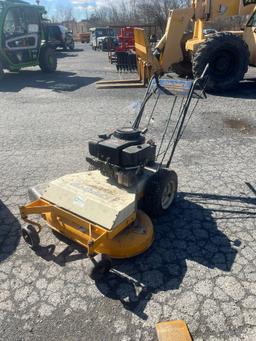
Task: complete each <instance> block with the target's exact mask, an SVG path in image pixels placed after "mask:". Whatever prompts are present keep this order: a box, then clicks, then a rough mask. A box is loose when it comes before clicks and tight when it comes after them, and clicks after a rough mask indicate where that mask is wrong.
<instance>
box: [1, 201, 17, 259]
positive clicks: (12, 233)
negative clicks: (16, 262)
mask: <svg viewBox="0 0 256 341" xmlns="http://www.w3.org/2000/svg"><path fill="white" fill-rule="evenodd" d="M20 231H21V226H20V223H19V221H18V219H17V218H16V217H15V216H14V215H13V214H12V213H11V211H10V210H9V209H8V207H7V206H6V205H5V204H4V203H3V202H2V201H1V200H0V262H2V261H4V260H5V259H7V258H8V257H9V256H11V255H12V254H13V253H14V252H15V250H16V248H17V246H18V244H19V241H20V236H21V234H20Z"/></svg>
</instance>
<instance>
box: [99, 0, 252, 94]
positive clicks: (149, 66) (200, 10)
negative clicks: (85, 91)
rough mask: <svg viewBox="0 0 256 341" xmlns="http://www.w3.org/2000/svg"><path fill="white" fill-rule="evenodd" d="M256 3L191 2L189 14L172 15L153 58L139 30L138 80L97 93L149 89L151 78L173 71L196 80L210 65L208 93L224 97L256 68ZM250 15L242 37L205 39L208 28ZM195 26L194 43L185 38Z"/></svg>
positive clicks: (174, 12) (232, 34)
mask: <svg viewBox="0 0 256 341" xmlns="http://www.w3.org/2000/svg"><path fill="white" fill-rule="evenodd" d="M255 4H256V0H241V1H240V0H192V4H191V7H190V8H179V9H174V10H172V11H170V15H169V18H168V22H167V26H166V31H165V34H164V35H163V37H162V38H161V40H160V41H159V42H158V44H157V45H156V48H155V50H154V51H153V52H152V51H151V48H150V45H149V42H148V40H147V37H146V36H145V33H144V31H143V30H142V29H135V49H136V55H137V69H138V75H139V78H138V79H136V80H129V82H127V81H125V80H124V81H101V82H98V87H100V88H102V87H104V88H106V87H135V86H136V87H140V86H145V85H147V83H148V80H149V79H150V77H151V76H152V75H153V74H158V75H162V74H164V73H166V72H169V71H170V70H173V71H174V72H176V73H177V74H179V75H183V76H185V75H188V76H191V75H192V76H193V77H194V78H197V77H198V76H199V75H201V74H202V72H203V70H204V68H205V66H206V65H207V64H209V72H208V74H209V78H208V83H207V89H208V90H211V91H225V90H228V89H231V88H234V87H235V86H237V85H238V84H239V82H240V81H241V80H242V79H243V78H244V75H245V73H246V72H247V70H248V66H249V65H252V66H256V7H255ZM234 15H250V19H249V21H248V22H247V24H246V26H245V28H244V30H243V31H233V32H219V33H217V34H212V35H209V36H204V33H203V29H204V24H205V22H207V21H210V20H213V19H214V18H217V17H228V16H234ZM191 21H193V23H194V30H193V34H192V37H191V36H190V37H189V36H188V35H187V34H184V33H185V32H186V29H187V27H188V25H189V23H190V22H191Z"/></svg>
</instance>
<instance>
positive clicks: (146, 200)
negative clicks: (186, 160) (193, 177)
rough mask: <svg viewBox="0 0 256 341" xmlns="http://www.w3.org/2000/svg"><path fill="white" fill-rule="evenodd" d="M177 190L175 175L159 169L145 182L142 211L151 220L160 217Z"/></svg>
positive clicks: (169, 171) (169, 204) (171, 201)
mask: <svg viewBox="0 0 256 341" xmlns="http://www.w3.org/2000/svg"><path fill="white" fill-rule="evenodd" d="M177 189H178V177H177V174H176V173H175V172H174V171H171V170H169V169H166V168H162V169H160V170H159V171H157V172H156V173H155V174H153V175H152V176H151V177H150V178H149V179H148V180H147V182H146V185H145V190H144V196H143V200H142V209H143V210H144V211H145V212H146V213H147V214H148V215H149V216H150V217H152V218H155V217H159V216H161V215H162V214H164V213H165V212H166V211H167V210H168V209H169V207H170V206H171V204H172V203H173V201H174V199H175V197H176V194H177Z"/></svg>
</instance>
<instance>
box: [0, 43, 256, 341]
mask: <svg viewBox="0 0 256 341" xmlns="http://www.w3.org/2000/svg"><path fill="white" fill-rule="evenodd" d="M58 56H59V60H58V62H59V65H58V71H57V72H56V73H55V74H48V75H45V74H43V73H41V71H40V70H39V68H31V69H27V70H22V71H21V72H19V73H7V74H6V77H5V79H4V81H1V84H0V103H1V106H0V112H1V114H0V146H1V148H0V262H1V263H0V331H1V337H0V338H1V339H2V340H6V341H8V340H10V341H14V340H15V341H16V340H86V341H98V340H99V341H102V340H104V341H108V340H111V341H133V340H141V341H146V340H156V334H155V324H156V323H157V322H159V321H167V320H174V319H184V320H185V321H186V322H187V324H188V326H189V329H190V331H191V334H192V336H193V338H194V340H195V341H202V340H205V341H215V340H216V341H217V340H218V341H221V340H228V341H240V340H248V341H249V340H250V341H254V340H256V285H255V281H256V243H255V240H256V220H255V218H256V210H255V207H256V206H255V204H256V178H255V169H256V151H255V142H256V115H255V114H256V70H253V69H250V70H249V73H248V74H247V76H246V79H245V81H243V82H242V83H241V84H240V86H239V88H238V89H237V90H233V91H227V92H226V93H225V94H219V95H217V94H211V95H208V98H207V99H206V100H202V101H200V103H199V105H198V107H197V109H196V111H195V113H194V115H193V117H192V118H191V121H190V122H189V125H188V127H187V130H186V132H185V134H184V136H183V139H182V140H181V141H180V144H179V146H178V148H177V151H176V154H175V157H174V160H173V163H172V168H173V169H174V170H175V171H176V172H177V174H178V177H179V191H178V196H177V199H176V201H175V203H174V205H173V206H172V207H171V208H170V210H169V212H168V214H166V215H164V216H163V217H161V218H159V219H157V220H154V226H155V240H154V243H153V245H152V247H151V248H150V249H149V250H148V251H147V252H146V253H144V254H142V255H140V256H138V257H136V258H134V259H131V260H125V261H116V262H115V263H114V271H113V272H111V273H110V274H109V275H108V276H106V278H105V280H104V281H101V282H97V283H94V282H93V281H92V280H91V279H90V278H89V277H88V276H87V268H88V262H89V260H88V259H87V258H86V257H85V255H84V254H83V253H81V250H76V249H74V248H72V247H70V246H69V247H68V246H67V245H66V244H65V243H64V242H62V241H60V240H58V239H57V238H56V237H55V236H54V235H53V234H52V233H51V231H49V230H48V229H47V228H45V229H43V231H42V233H41V248H40V250H39V251H38V252H37V253H35V252H33V251H32V250H30V249H29V248H28V246H27V245H26V244H25V243H24V241H23V240H22V238H21V235H20V229H21V226H22V224H23V222H22V221H21V220H20V217H19V211H18V206H19V205H22V204H25V203H26V202H27V201H28V197H27V189H28V187H30V186H34V185H36V184H38V183H42V182H47V181H50V180H53V179H55V178H57V177H60V176H62V175H64V174H67V173H75V172H81V171H84V170H86V169H87V167H88V166H87V163H86V160H85V156H86V154H87V142H88V141H89V140H90V139H91V138H95V137H96V135H97V134H98V133H102V132H105V131H106V130H107V131H109V130H111V129H114V128H116V127H119V126H122V125H124V124H128V123H129V121H130V120H131V118H132V117H133V116H132V115H133V114H132V113H131V112H132V108H133V107H134V106H136V103H138V102H139V101H140V100H141V99H142V97H143V93H144V91H145V90H144V89H125V90H124V89H115V90H109V89H106V90H97V89H96V87H95V82H96V81H97V80H100V79H114V78H117V77H120V78H121V77H122V76H123V75H119V74H117V73H116V71H115V67H114V66H113V65H111V64H109V63H108V60H107V54H106V53H103V52H94V51H92V50H91V49H90V48H89V46H87V45H79V44H78V45H77V48H76V50H75V51H70V52H59V53H58ZM125 77H131V75H128V76H127V75H125ZM162 109H164V110H163V111H164V112H167V111H168V105H167V102H164V101H162ZM159 110H160V109H159ZM156 116H157V115H156ZM164 125H165V119H163V116H161V115H160V113H159V115H158V116H157V117H156V119H155V127H156V131H158V132H159V134H160V133H161V131H162V130H163V129H164ZM156 135H157V134H156ZM156 137H157V136H156Z"/></svg>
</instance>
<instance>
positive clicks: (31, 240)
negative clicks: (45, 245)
mask: <svg viewBox="0 0 256 341" xmlns="http://www.w3.org/2000/svg"><path fill="white" fill-rule="evenodd" d="M21 235H22V237H23V239H24V241H25V242H26V243H27V244H28V246H29V247H30V248H31V249H33V250H36V249H37V248H38V246H39V244H40V238H39V234H38V232H37V230H36V229H35V228H34V226H33V225H27V226H24V227H22V229H21Z"/></svg>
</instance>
